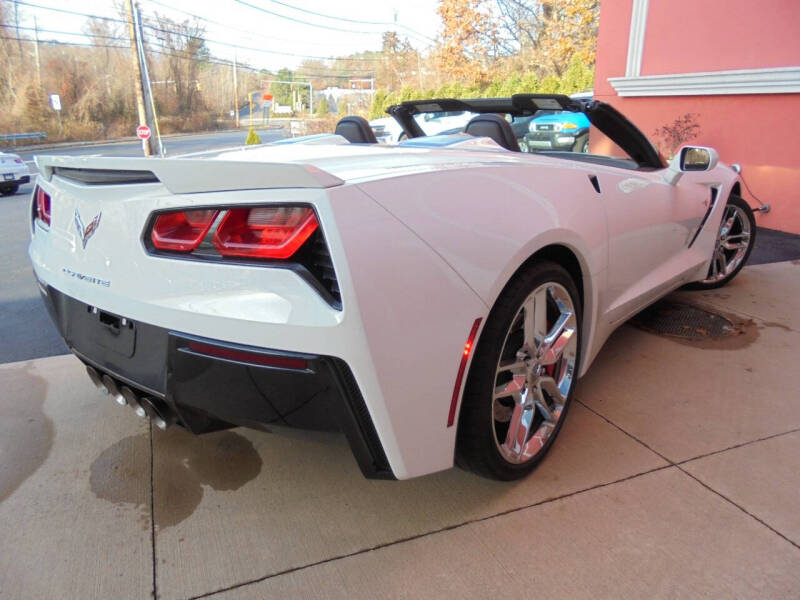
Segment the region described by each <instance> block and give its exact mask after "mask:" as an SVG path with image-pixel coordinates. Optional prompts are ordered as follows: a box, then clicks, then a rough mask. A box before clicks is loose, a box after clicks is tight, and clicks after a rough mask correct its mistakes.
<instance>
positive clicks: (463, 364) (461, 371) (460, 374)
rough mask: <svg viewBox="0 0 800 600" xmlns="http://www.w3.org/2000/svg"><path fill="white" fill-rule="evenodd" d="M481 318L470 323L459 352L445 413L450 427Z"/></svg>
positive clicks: (453, 419) (454, 417) (454, 416)
mask: <svg viewBox="0 0 800 600" xmlns="http://www.w3.org/2000/svg"><path fill="white" fill-rule="evenodd" d="M480 324H481V320H480V319H475V322H474V323H473V324H472V329H471V330H470V332H469V337H467V343H466V344H464V352H462V353H461V362H460V363H459V365H458V374H457V375H456V384H455V386H453V398H452V399H451V400H450V413H449V414H448V415H447V426H448V427H452V426H453V422H454V421H455V419H456V405H457V404H458V396H459V394H460V392H461V381H462V380H463V379H464V370H465V369H466V368H467V362H468V361H469V356H470V354H472V349H473V346H474V345H475V336H476V335H477V334H478V327H480Z"/></svg>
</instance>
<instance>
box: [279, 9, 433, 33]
mask: <svg viewBox="0 0 800 600" xmlns="http://www.w3.org/2000/svg"><path fill="white" fill-rule="evenodd" d="M268 2H272V3H273V4H279V5H281V6H285V7H286V8H291V9H292V10H297V11H300V12H304V13H306V14H309V15H314V16H317V17H323V18H325V19H333V20H335V21H344V22H346V23H356V24H359V25H380V26H389V27H401V28H402V29H405V30H407V31H409V32H410V33H413V34H415V35H417V36H419V37H421V38H424V39H426V40H428V41H430V42H434V43H436V40H433V39H431V38H429V37H428V36H427V35H424V34H422V33H420V32H419V31H416V30H415V29H412V28H411V27H408V26H407V25H403V24H402V23H396V22H395V23H390V22H388V21H361V20H359V19H348V18H347V17H336V16H334V15H326V14H323V13H319V12H315V11H313V10H308V9H307V8H301V7H299V6H294V5H292V4H288V3H286V2H281V1H280V0H268Z"/></svg>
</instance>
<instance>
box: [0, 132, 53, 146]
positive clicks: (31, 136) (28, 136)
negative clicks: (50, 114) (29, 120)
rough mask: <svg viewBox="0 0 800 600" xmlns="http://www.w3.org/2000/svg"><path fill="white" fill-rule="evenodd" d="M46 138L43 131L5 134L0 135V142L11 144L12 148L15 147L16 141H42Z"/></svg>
mask: <svg viewBox="0 0 800 600" xmlns="http://www.w3.org/2000/svg"><path fill="white" fill-rule="evenodd" d="M46 137H47V134H46V133H45V132H44V131H35V132H31V133H5V134H2V135H0V142H11V145H12V146H16V145H17V140H43V139H45V138H46Z"/></svg>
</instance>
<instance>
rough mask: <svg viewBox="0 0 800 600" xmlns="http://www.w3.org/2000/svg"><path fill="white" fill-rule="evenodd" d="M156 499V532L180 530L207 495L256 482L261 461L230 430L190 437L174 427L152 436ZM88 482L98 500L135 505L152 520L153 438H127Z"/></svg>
mask: <svg viewBox="0 0 800 600" xmlns="http://www.w3.org/2000/svg"><path fill="white" fill-rule="evenodd" d="M153 452H154V460H153V500H154V505H155V508H154V511H153V512H154V516H155V524H156V528H157V529H159V530H160V529H165V528H167V527H172V526H174V525H177V524H178V523H180V522H181V521H183V520H185V519H187V518H188V517H189V516H191V514H192V513H193V512H194V511H195V509H196V508H197V507H198V506H199V505H200V502H201V501H202V499H203V490H204V487H205V486H209V487H211V488H213V489H215V490H236V489H239V488H240V487H242V486H243V485H244V484H246V483H247V482H248V481H251V480H252V479H255V478H256V477H257V476H258V474H259V473H260V472H261V466H262V461H261V457H260V456H259V454H258V452H256V449H255V448H254V447H253V444H252V443H251V442H250V440H248V439H247V438H245V437H244V436H242V435H240V434H238V433H234V432H231V431H222V432H215V433H209V434H204V435H201V436H194V435H191V434H189V433H187V432H185V431H183V430H181V429H178V428H173V429H170V430H169V431H167V432H164V433H162V432H160V431H157V430H154V431H153ZM89 483H90V487H91V489H92V491H93V492H94V494H95V495H96V496H97V497H98V498H102V499H104V500H107V501H109V502H113V503H115V504H120V503H122V504H130V505H133V506H134V507H136V508H138V509H140V511H141V512H142V514H144V515H145V516H146V518H144V519H140V520H141V521H142V524H143V527H145V528H149V526H150V524H149V522H150V519H149V511H150V438H149V435H148V434H140V435H135V436H130V437H127V438H124V439H122V440H120V441H119V442H117V443H116V444H114V445H113V446H111V447H110V448H108V449H106V450H105V451H104V452H103V453H102V454H100V456H98V457H97V459H95V461H94V462H93V463H92V467H91V475H90V478H89Z"/></svg>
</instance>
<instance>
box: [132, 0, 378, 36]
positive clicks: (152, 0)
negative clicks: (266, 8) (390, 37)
mask: <svg viewBox="0 0 800 600" xmlns="http://www.w3.org/2000/svg"><path fill="white" fill-rule="evenodd" d="M145 2H147V3H148V4H153V5H156V6H160V7H162V8H166V9H167V10H172V11H175V12H178V13H181V14H183V15H186V16H189V17H192V18H194V19H198V20H200V21H205V22H206V23H209V24H211V25H216V26H217V27H223V28H225V29H230V30H231V31H236V32H238V33H246V34H248V35H251V36H253V37H257V38H262V39H265V40H270V41H273V42H274V41H278V42H289V43H293V42H294V43H298V40H297V39H287V38H281V37H275V36H273V35H264V34H263V33H258V32H256V31H251V30H249V29H242V28H241V27H234V26H233V25H228V24H227V23H221V22H219V21H215V20H213V19H209V18H207V17H203V16H200V15H197V14H195V13H191V12H188V11H185V10H183V9H181V8H177V7H175V6H170V5H169V4H165V3H163V2H159V1H158V0H145ZM375 35H381V34H380V33H379V32H375ZM302 44H303V45H312V46H347V47H352V43H349V42H348V43H344V44H341V43H340V44H334V43H331V42H316V41H314V40H302Z"/></svg>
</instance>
